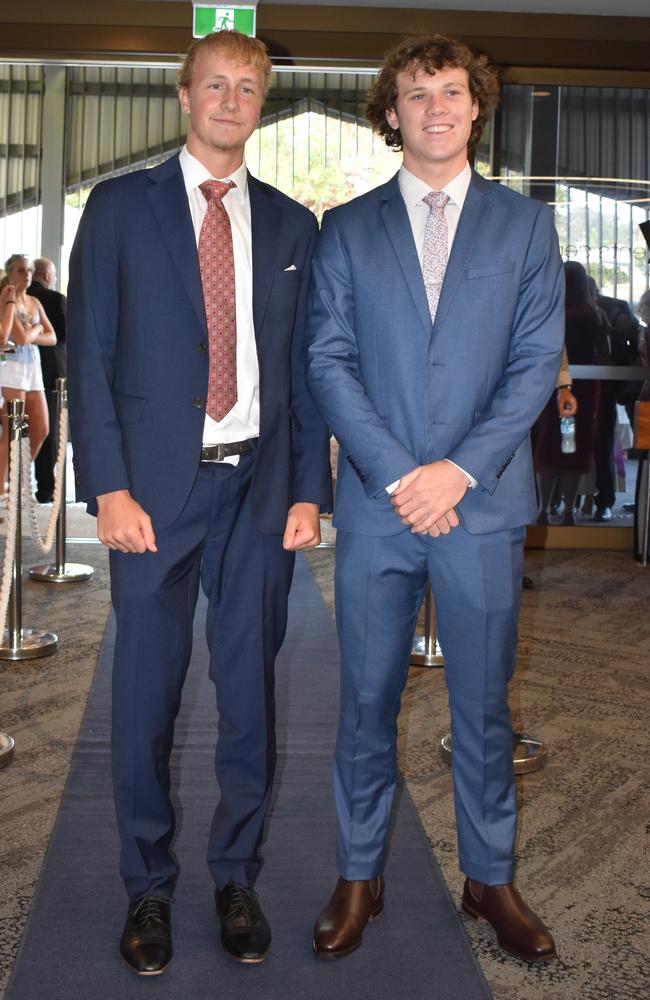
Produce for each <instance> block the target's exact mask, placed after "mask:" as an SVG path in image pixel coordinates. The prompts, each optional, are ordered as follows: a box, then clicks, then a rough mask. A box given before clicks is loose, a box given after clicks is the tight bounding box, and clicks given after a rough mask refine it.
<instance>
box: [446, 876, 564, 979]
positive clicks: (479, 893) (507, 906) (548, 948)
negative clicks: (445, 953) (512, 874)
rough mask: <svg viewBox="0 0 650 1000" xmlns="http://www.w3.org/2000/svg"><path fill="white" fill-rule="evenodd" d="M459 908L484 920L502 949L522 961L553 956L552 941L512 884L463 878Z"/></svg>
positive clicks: (555, 954) (546, 930)
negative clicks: (492, 929)
mask: <svg viewBox="0 0 650 1000" xmlns="http://www.w3.org/2000/svg"><path fill="white" fill-rule="evenodd" d="M461 906H462V908H463V911H464V912H465V913H467V915H468V916H470V917H473V918H474V920H479V921H481V920H487V921H488V923H490V924H492V927H493V928H494V930H495V931H496V935H497V941H498V942H499V944H500V945H501V947H502V948H504V949H505V951H509V952H510V954H511V955H516V956H517V958H523V959H524V961H525V962H547V961H548V960H549V959H551V958H557V952H556V951H555V942H554V941H553V938H552V937H551V933H550V931H549V930H548V928H547V927H545V926H544V924H543V923H542V921H541V920H540V919H539V917H538V916H537V914H536V913H533V911H532V910H531V909H530V907H529V906H526V904H525V903H524V901H523V899H522V898H521V896H520V895H519V893H518V892H517V890H516V889H515V887H514V885H512V883H510V884H509V885H483V883H482V882H475V881H474V879H469V878H466V879H465V886H464V888H463V899H462V903H461Z"/></svg>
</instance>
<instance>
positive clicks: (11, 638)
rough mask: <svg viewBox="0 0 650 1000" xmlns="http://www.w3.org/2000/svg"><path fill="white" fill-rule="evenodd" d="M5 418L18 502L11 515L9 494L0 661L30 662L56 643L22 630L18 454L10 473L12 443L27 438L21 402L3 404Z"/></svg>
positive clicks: (51, 635) (50, 634) (41, 634)
mask: <svg viewBox="0 0 650 1000" xmlns="http://www.w3.org/2000/svg"><path fill="white" fill-rule="evenodd" d="M7 413H8V415H9V462H10V465H9V482H10V483H11V480H12V477H13V476H15V477H16V482H17V485H18V502H17V503H16V509H15V511H14V510H12V504H11V494H10V498H9V508H8V511H7V516H8V517H12V516H15V518H16V545H15V552H14V561H13V570H12V578H11V591H10V593H9V607H8V628H7V629H5V632H4V634H3V637H2V644H1V645H0V660H31V659H36V658H37V657H40V656H49V655H50V654H52V653H54V652H56V647H57V644H58V639H57V637H56V635H55V634H54V633H53V632H39V631H38V630H36V629H31V628H23V627H22V516H21V513H22V512H21V502H22V488H21V465H22V463H21V460H20V452H19V457H18V460H17V462H16V465H17V468H16V469H15V470H13V471H12V467H11V452H12V450H13V449H12V447H11V446H12V443H13V442H15V441H18V442H21V441H22V439H23V438H26V437H27V426H28V421H27V417H26V416H25V403H24V400H22V399H15V400H7Z"/></svg>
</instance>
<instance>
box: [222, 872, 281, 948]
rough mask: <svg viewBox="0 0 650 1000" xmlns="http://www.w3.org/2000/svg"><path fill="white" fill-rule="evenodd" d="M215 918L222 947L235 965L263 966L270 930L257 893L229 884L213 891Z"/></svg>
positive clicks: (231, 882)
mask: <svg viewBox="0 0 650 1000" xmlns="http://www.w3.org/2000/svg"><path fill="white" fill-rule="evenodd" d="M214 900H215V903H216V904H217V916H218V918H219V920H220V921H221V943H222V945H223V947H224V948H225V950H226V951H227V952H228V954H229V955H232V957H233V958H236V959H237V961H238V962H246V963H247V964H251V965H252V964H254V963H256V962H263V961H264V959H265V957H266V953H267V951H268V950H269V945H270V944H271V928H270V927H269V925H268V922H267V919H266V917H265V916H264V914H263V913H262V909H261V907H260V904H259V902H258V899H257V893H256V892H253V890H252V889H247V888H246V887H245V886H243V885H238V884H237V882H233V881H232V880H231V881H230V882H228V884H227V885H225V886H224V887H223V889H217V890H215V894H214Z"/></svg>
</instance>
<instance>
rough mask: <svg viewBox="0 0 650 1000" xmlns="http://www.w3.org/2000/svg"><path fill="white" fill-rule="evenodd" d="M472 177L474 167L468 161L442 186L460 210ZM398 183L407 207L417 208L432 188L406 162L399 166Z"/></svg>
mask: <svg viewBox="0 0 650 1000" xmlns="http://www.w3.org/2000/svg"><path fill="white" fill-rule="evenodd" d="M471 179H472V168H471V167H470V165H469V163H466V164H465V166H464V167H463V169H462V170H461V171H460V173H458V174H456V176H455V177H452V179H451V180H450V181H449V182H448V183H447V184H445V186H444V187H443V188H442V190H443V191H444V192H445V194H447V195H449V199H450V201H453V203H454V204H455V205H456V206H457V207H458V209H459V210H460V209H462V207H463V204H464V203H465V198H466V197H467V190H468V188H469V185H470V181H471ZM397 183H398V184H399V189H400V192H401V195H402V198H403V199H404V202H405V204H406V207H407V208H415V206H416V205H419V204H420V202H421V201H422V199H423V198H424V197H425V195H427V194H429V192H430V191H431V190H432V189H431V187H430V186H429V185H428V184H425V182H424V181H423V180H421V179H420V178H419V177H416V176H415V174H412V173H411V171H410V170H407V169H406V167H405V166H404V164H402V166H401V167H400V168H399V174H398V177H397Z"/></svg>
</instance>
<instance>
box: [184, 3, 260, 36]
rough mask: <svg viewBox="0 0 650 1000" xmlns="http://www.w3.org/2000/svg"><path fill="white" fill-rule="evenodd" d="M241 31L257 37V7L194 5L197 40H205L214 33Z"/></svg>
mask: <svg viewBox="0 0 650 1000" xmlns="http://www.w3.org/2000/svg"><path fill="white" fill-rule="evenodd" d="M224 30H225V31H241V33H242V34H243V35H251V36H252V37H254V36H255V7H250V6H248V7H216V6H214V5H213V4H203V3H201V4H199V3H195V4H194V27H193V35H194V37H195V38H203V37H204V36H205V35H209V34H210V32H212V31H224Z"/></svg>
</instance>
